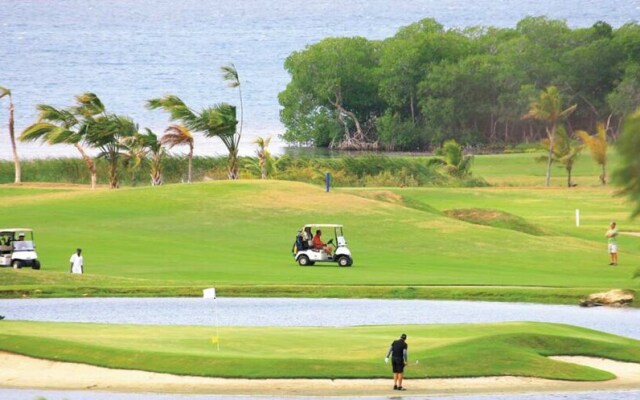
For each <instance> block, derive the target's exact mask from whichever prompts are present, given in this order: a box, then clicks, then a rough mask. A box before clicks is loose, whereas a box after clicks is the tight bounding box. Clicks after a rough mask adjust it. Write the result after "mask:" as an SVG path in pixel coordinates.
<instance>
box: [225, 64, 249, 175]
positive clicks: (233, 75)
mask: <svg viewBox="0 0 640 400" xmlns="http://www.w3.org/2000/svg"><path fill="white" fill-rule="evenodd" d="M220 69H221V71H222V79H224V80H225V81H226V82H227V84H228V85H229V87H232V88H238V96H239V98H240V127H239V128H238V131H237V132H236V134H235V135H234V137H233V140H234V143H233V148H234V149H236V152H235V154H234V155H233V158H234V165H233V167H234V168H233V169H232V168H229V179H238V178H239V175H238V148H239V146H240V138H241V137H242V124H243V122H244V104H243V102H242V86H241V85H240V77H239V76H238V70H237V69H236V67H235V65H233V63H230V64H229V65H225V66H222V67H221V68H220ZM230 157H231V154H230Z"/></svg>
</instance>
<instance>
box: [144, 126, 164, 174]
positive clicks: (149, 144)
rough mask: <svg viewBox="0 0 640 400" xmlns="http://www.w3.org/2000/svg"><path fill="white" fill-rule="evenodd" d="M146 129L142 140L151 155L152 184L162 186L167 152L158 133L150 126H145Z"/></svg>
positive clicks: (150, 172)
mask: <svg viewBox="0 0 640 400" xmlns="http://www.w3.org/2000/svg"><path fill="white" fill-rule="evenodd" d="M145 131H146V133H145V134H143V135H142V137H143V139H142V142H143V144H144V147H146V148H147V150H148V152H149V155H150V156H151V166H150V171H149V174H150V175H151V185H152V186H160V185H162V161H163V160H164V156H165V155H166V154H167V152H166V150H165V148H164V147H163V146H162V141H161V140H160V139H159V138H158V135H156V134H155V133H154V132H153V131H152V130H151V129H148V128H145Z"/></svg>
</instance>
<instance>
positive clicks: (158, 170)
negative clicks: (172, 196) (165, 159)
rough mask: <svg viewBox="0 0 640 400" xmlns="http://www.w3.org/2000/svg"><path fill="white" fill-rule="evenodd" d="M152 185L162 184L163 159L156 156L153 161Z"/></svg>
mask: <svg viewBox="0 0 640 400" xmlns="http://www.w3.org/2000/svg"><path fill="white" fill-rule="evenodd" d="M150 175H151V186H160V185H162V160H161V159H160V158H159V157H158V156H155V157H154V158H153V160H152V162H151V173H150Z"/></svg>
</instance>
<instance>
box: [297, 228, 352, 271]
mask: <svg viewBox="0 0 640 400" xmlns="http://www.w3.org/2000/svg"><path fill="white" fill-rule="evenodd" d="M316 230H321V231H322V232H323V233H324V234H325V238H327V237H328V238H329V240H328V241H327V242H326V244H327V246H330V247H331V252H330V253H329V252H328V250H329V249H327V248H323V249H314V248H313V245H312V244H311V243H310V240H305V236H304V235H305V233H304V232H305V231H307V232H311V233H312V234H315V232H316ZM331 235H333V236H331ZM293 258H294V259H295V260H296V261H297V262H298V264H300V266H302V267H305V266H308V265H314V264H315V263H317V262H331V263H332V262H335V263H338V265H339V266H341V267H350V266H351V265H352V264H353V258H352V257H351V251H349V249H348V248H347V241H346V240H345V238H344V233H343V232H342V225H336V224H307V225H305V226H303V227H302V229H301V230H299V231H298V235H297V236H296V241H295V243H294V245H293Z"/></svg>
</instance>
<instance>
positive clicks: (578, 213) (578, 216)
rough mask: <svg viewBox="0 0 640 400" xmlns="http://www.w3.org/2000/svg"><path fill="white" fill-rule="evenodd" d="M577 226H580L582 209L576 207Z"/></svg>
mask: <svg viewBox="0 0 640 400" xmlns="http://www.w3.org/2000/svg"><path fill="white" fill-rule="evenodd" d="M576 226H578V227H579V226H580V209H579V208H576Z"/></svg>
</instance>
